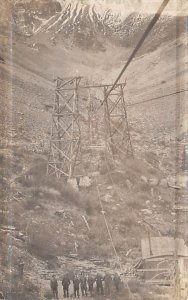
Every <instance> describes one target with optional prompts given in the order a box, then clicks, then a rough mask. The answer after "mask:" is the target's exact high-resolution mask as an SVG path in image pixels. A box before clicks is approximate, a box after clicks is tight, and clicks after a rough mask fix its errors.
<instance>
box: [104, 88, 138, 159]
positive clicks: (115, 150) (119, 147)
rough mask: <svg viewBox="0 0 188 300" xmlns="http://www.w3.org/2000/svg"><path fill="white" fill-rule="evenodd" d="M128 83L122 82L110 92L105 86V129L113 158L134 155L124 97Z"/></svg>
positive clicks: (108, 146)
mask: <svg viewBox="0 0 188 300" xmlns="http://www.w3.org/2000/svg"><path fill="white" fill-rule="evenodd" d="M125 86H126V83H120V84H117V85H116V86H115V88H114V89H113V90H112V91H111V92H110V94H109V90H110V89H111V87H110V86H105V87H104V99H105V101H104V106H105V110H104V111H105V127H106V129H105V131H106V143H107V149H108V151H110V152H111V154H112V156H113V158H115V157H118V156H119V157H123V156H124V157H127V156H133V147H132V142H131V136H130V130H129V122H128V117H127V109H126V104H125V98H124V88H125Z"/></svg>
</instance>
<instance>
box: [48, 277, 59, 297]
mask: <svg viewBox="0 0 188 300" xmlns="http://www.w3.org/2000/svg"><path fill="white" fill-rule="evenodd" d="M50 287H51V290H52V293H53V297H54V298H55V299H58V283H57V279H56V278H55V275H53V276H52V279H51V280H50Z"/></svg>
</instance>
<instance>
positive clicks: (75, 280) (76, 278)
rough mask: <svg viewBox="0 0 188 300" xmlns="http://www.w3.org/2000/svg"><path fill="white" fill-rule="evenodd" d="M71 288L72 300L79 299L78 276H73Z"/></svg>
mask: <svg viewBox="0 0 188 300" xmlns="http://www.w3.org/2000/svg"><path fill="white" fill-rule="evenodd" d="M73 287H74V298H77V297H78V298H80V280H79V278H78V275H75V277H74V279H73Z"/></svg>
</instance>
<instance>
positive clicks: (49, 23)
mask: <svg viewBox="0 0 188 300" xmlns="http://www.w3.org/2000/svg"><path fill="white" fill-rule="evenodd" d="M122 5H123V4H119V5H117V8H116V6H115V5H113V6H112V5H111V6H110V5H107V4H106V2H103V1H78V0H74V1H69V0H66V1H54V0H53V1H17V2H16V3H15V5H14V6H13V8H12V11H13V19H12V21H13V24H12V27H13V29H14V31H15V32H16V33H17V34H19V35H20V34H21V35H23V36H25V37H27V36H32V35H39V36H40V37H41V36H43V37H44V34H45V35H46V38H47V39H48V40H50V41H52V42H53V43H57V42H58V41H59V40H61V41H63V42H66V40H67V39H68V40H71V41H72V42H73V43H74V44H76V45H79V46H82V47H86V48H94V49H96V50H102V51H104V49H105V44H104V43H105V41H113V42H115V43H119V44H121V45H123V46H126V47H130V46H132V45H135V42H136V40H138V38H139V37H140V35H141V33H142V32H143V30H144V28H146V26H147V25H148V23H149V21H150V20H151V18H152V16H153V14H149V13H139V12H134V10H133V9H132V11H131V10H130V9H127V10H126V8H125V7H124V9H123V7H122ZM176 18H177V17H176V16H171V17H170V16H169V15H164V16H162V17H161V19H160V21H159V23H158V24H157V25H156V27H155V30H154V32H153V34H152V40H151V38H150V42H148V48H149V50H153V49H154V48H155V47H157V46H158V45H159V43H160V41H159V40H158V37H159V36H161V38H162V39H168V40H172V39H174V37H175V27H176V21H177V19H176ZM153 41H155V43H154V44H153ZM149 44H150V45H151V44H152V45H153V46H152V47H153V48H152V47H151V46H150V47H149Z"/></svg>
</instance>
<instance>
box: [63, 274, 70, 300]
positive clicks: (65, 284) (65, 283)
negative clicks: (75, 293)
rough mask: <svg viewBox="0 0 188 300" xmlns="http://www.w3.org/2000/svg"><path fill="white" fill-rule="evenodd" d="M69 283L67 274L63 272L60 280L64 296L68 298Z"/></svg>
mask: <svg viewBox="0 0 188 300" xmlns="http://www.w3.org/2000/svg"><path fill="white" fill-rule="evenodd" d="M69 285H70V279H69V276H68V274H65V275H64V276H63V280H62V286H63V294H64V298H69Z"/></svg>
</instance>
